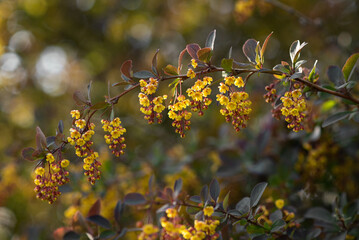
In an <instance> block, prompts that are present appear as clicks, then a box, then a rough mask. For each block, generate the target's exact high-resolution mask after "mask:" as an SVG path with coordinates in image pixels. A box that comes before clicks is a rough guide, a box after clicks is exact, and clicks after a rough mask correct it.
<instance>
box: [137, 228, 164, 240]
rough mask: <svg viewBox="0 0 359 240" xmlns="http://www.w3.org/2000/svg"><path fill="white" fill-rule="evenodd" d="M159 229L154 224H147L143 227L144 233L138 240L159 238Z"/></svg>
mask: <svg viewBox="0 0 359 240" xmlns="http://www.w3.org/2000/svg"><path fill="white" fill-rule="evenodd" d="M158 232H159V229H158V227H156V226H154V225H153V224H145V225H144V226H143V227H142V232H141V234H140V235H139V236H138V238H137V239H138V240H154V239H157V238H158Z"/></svg>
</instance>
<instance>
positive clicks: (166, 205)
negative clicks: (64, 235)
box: [156, 203, 172, 214]
mask: <svg viewBox="0 0 359 240" xmlns="http://www.w3.org/2000/svg"><path fill="white" fill-rule="evenodd" d="M171 207H172V206H171V205H170V204H168V203H167V204H165V205H163V206H162V207H160V208H159V209H157V211H156V213H157V214H160V213H164V212H165V211H166V210H167V209H168V208H171Z"/></svg>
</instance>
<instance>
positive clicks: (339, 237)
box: [331, 232, 347, 240]
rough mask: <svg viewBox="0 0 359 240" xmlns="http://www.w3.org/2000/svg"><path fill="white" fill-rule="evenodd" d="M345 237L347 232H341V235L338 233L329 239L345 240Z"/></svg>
mask: <svg viewBox="0 0 359 240" xmlns="http://www.w3.org/2000/svg"><path fill="white" fill-rule="evenodd" d="M346 237H347V232H342V233H339V234H338V235H336V236H333V237H332V238H331V240H345V239H347V238H346Z"/></svg>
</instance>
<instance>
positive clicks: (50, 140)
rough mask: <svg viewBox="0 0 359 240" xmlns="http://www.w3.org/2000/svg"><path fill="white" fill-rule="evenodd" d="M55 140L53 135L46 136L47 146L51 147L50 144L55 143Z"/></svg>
mask: <svg viewBox="0 0 359 240" xmlns="http://www.w3.org/2000/svg"><path fill="white" fill-rule="evenodd" d="M55 141H56V137H55V136H50V137H46V143H47V147H51V146H52V145H56V143H55Z"/></svg>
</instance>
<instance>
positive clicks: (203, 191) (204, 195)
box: [201, 185, 209, 203]
mask: <svg viewBox="0 0 359 240" xmlns="http://www.w3.org/2000/svg"><path fill="white" fill-rule="evenodd" d="M208 198H209V196H208V186H207V185H204V186H203V187H202V189H201V200H202V202H204V203H205V202H207V200H208Z"/></svg>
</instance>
